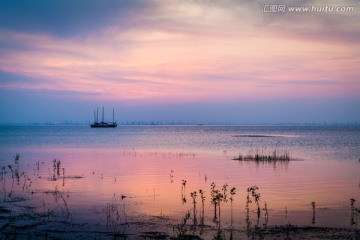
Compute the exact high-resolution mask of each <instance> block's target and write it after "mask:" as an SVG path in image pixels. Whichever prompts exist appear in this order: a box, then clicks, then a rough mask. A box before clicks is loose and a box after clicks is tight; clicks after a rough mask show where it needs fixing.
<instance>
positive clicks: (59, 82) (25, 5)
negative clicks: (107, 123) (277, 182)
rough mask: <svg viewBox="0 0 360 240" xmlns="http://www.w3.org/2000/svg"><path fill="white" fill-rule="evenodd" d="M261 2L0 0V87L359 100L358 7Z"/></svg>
mask: <svg viewBox="0 0 360 240" xmlns="http://www.w3.org/2000/svg"><path fill="white" fill-rule="evenodd" d="M268 4H269V3H268V1H235V0H226V1H215V0H200V1H192V0H182V1H160V0H148V1H145V0H139V1H98V0H91V1H76V2H73V1H44V0H40V1H35V2H34V1H16V0H15V1H1V2H0V33H1V34H0V90H3V91H14V90H16V91H19V90H22V91H51V92H58V93H59V94H62V93H64V92H67V91H68V92H71V93H72V94H71V96H72V98H74V99H85V100H86V99H92V100H97V101H100V100H101V101H121V102H122V103H127V104H130V105H131V104H144V103H147V104H148V103H149V102H151V103H153V104H159V103H161V104H164V103H174V104H178V103H199V104H200V103H201V104H204V103H209V104H211V103H212V102H224V103H225V102H237V101H248V100H254V101H265V102H266V101H268V100H276V101H281V100H289V99H298V100H299V99H309V98H311V99H316V98H321V99H326V98H338V99H341V98H356V97H357V96H358V93H359V92H360V80H359V76H360V74H359V73H360V72H359V68H358V66H359V65H360V42H359V41H358V39H360V15H359V14H358V13H359V10H360V4H359V2H358V1H344V2H341V5H343V6H354V11H353V12H296V13H293V12H289V11H286V12H284V13H280V12H276V13H266V12H263V7H264V6H265V5H268ZM271 4H272V5H277V6H278V5H285V6H286V7H289V6H290V5H289V3H288V2H283V1H273V2H271ZM326 4H328V5H329V6H337V5H338V3H326ZM319 5H320V4H318V3H317V2H315V1H304V0H302V1H293V2H292V6H297V7H299V6H319ZM321 6H323V5H321ZM76 93H78V94H76Z"/></svg>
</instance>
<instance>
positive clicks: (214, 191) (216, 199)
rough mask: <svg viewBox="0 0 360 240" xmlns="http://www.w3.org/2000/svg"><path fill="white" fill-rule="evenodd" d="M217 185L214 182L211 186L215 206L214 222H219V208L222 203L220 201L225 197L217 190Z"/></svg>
mask: <svg viewBox="0 0 360 240" xmlns="http://www.w3.org/2000/svg"><path fill="white" fill-rule="evenodd" d="M215 187H216V185H215V183H214V182H212V183H211V185H210V189H211V192H210V195H211V204H213V205H214V222H216V220H217V206H218V204H219V203H220V199H221V198H222V197H223V196H222V194H221V193H220V191H219V190H217V189H215Z"/></svg>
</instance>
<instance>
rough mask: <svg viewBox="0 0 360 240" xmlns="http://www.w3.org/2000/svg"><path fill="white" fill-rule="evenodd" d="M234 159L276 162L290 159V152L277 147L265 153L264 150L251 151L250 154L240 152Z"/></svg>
mask: <svg viewBox="0 0 360 240" xmlns="http://www.w3.org/2000/svg"><path fill="white" fill-rule="evenodd" d="M233 160H238V161H255V162H276V161H285V162H286V161H290V160H291V158H290V153H289V151H287V150H284V151H280V150H277V149H275V150H274V151H273V152H271V153H268V154H264V153H263V151H261V153H259V152H258V151H256V152H255V153H253V151H250V152H249V153H248V154H246V155H243V154H239V156H238V157H234V158H233Z"/></svg>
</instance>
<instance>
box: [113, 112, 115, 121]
mask: <svg viewBox="0 0 360 240" xmlns="http://www.w3.org/2000/svg"><path fill="white" fill-rule="evenodd" d="M114 122H115V120H114V109H113V123H114Z"/></svg>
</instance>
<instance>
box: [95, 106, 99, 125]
mask: <svg viewBox="0 0 360 240" xmlns="http://www.w3.org/2000/svg"><path fill="white" fill-rule="evenodd" d="M96 122H99V108H98V107H97V108H96Z"/></svg>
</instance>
